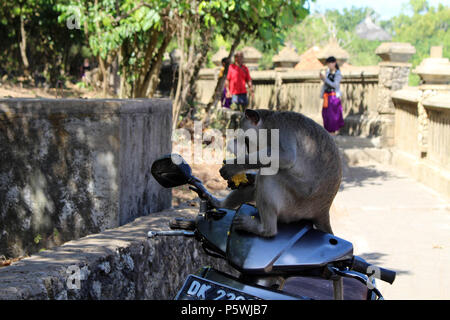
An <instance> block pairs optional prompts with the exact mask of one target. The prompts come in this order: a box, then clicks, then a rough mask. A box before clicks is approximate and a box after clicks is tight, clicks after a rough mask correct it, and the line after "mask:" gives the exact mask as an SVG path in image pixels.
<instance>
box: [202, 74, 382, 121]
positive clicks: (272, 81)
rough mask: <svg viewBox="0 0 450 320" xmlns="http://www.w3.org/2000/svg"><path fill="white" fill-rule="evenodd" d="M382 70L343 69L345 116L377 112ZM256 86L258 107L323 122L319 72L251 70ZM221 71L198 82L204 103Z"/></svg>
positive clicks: (256, 104) (206, 101) (342, 83)
mask: <svg viewBox="0 0 450 320" xmlns="http://www.w3.org/2000/svg"><path fill="white" fill-rule="evenodd" d="M378 72H379V70H378V67H376V66H375V67H365V68H364V67H361V68H357V69H351V70H345V69H343V70H342V75H343V79H342V82H341V92H342V104H343V108H344V116H345V117H347V116H352V115H362V114H364V113H370V112H376V107H377V98H378ZM250 75H251V77H252V81H253V84H254V87H255V102H254V107H255V108H261V109H277V110H290V111H296V112H301V113H303V114H305V115H307V116H309V117H311V118H313V119H314V120H316V121H318V122H320V123H321V122H322V118H321V110H322V99H321V97H320V88H321V85H322V82H321V80H320V78H319V72H318V71H297V70H292V71H284V72H283V71H282V72H277V71H274V70H269V71H250ZM217 76H218V69H203V70H201V72H200V78H199V80H198V83H197V90H198V97H199V101H200V103H203V104H206V103H208V102H209V100H210V99H211V96H212V94H213V92H214V89H215V86H216V83H217Z"/></svg>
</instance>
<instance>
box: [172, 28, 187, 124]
mask: <svg viewBox="0 0 450 320" xmlns="http://www.w3.org/2000/svg"><path fill="white" fill-rule="evenodd" d="M184 42H185V39H184V21H182V22H181V35H180V36H179V37H178V47H179V48H183V49H184ZM183 66H184V53H182V54H181V56H180V61H179V62H178V83H177V90H176V93H175V98H174V99H173V109H172V126H173V128H172V129H174V130H175V129H176V128H177V125H178V115H179V114H180V108H181V106H180V103H179V100H180V94H181V83H182V81H183V70H182V69H183Z"/></svg>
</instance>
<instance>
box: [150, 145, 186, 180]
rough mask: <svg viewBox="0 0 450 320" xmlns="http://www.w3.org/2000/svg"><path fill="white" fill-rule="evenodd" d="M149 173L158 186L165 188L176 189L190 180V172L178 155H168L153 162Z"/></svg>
mask: <svg viewBox="0 0 450 320" xmlns="http://www.w3.org/2000/svg"><path fill="white" fill-rule="evenodd" d="M151 172H152V175H153V177H154V178H155V179H156V181H158V183H159V184H160V185H162V186H163V187H165V188H173V187H178V186H181V185H183V184H186V183H188V182H189V180H190V179H192V170H191V167H190V166H189V165H188V164H187V162H186V161H185V160H184V159H183V157H181V156H180V155H179V154H175V153H174V154H169V155H165V156H164V157H162V158H160V159H158V160H155V162H153V164H152V168H151Z"/></svg>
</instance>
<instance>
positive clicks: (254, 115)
mask: <svg viewBox="0 0 450 320" xmlns="http://www.w3.org/2000/svg"><path fill="white" fill-rule="evenodd" d="M245 118H247V119H248V120H250V121H251V122H252V123H253V124H254V125H255V126H256V125H257V124H258V122H259V119H261V117H260V116H259V113H258V111H256V110H252V109H247V110H245Z"/></svg>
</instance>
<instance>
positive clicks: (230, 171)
mask: <svg viewBox="0 0 450 320" xmlns="http://www.w3.org/2000/svg"><path fill="white" fill-rule="evenodd" d="M242 171H245V168H243V167H242V166H240V165H238V164H224V165H223V166H222V168H220V171H219V172H220V175H221V176H222V178H224V179H225V180H230V179H231V178H232V177H233V176H235V175H236V174H238V173H240V172H242Z"/></svg>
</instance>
